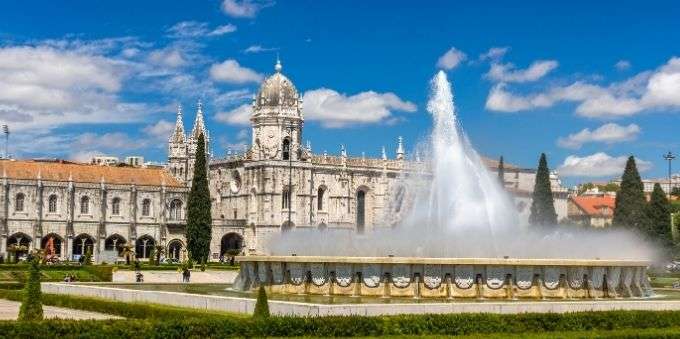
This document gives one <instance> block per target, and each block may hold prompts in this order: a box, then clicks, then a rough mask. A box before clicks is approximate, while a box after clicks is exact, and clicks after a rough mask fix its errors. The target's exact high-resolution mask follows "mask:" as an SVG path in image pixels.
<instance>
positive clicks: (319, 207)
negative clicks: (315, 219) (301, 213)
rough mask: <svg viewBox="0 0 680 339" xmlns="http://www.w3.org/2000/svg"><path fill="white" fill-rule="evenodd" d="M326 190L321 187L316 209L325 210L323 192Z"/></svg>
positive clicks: (317, 195) (317, 196)
mask: <svg viewBox="0 0 680 339" xmlns="http://www.w3.org/2000/svg"><path fill="white" fill-rule="evenodd" d="M324 193H326V190H325V189H324V188H323V187H319V191H318V192H317V194H316V199H317V201H316V209H317V211H323V194H324Z"/></svg>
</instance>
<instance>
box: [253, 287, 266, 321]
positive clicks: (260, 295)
mask: <svg viewBox="0 0 680 339" xmlns="http://www.w3.org/2000/svg"><path fill="white" fill-rule="evenodd" d="M253 317H255V318H269V301H267V292H266V291H265V290H264V286H262V285H260V289H259V290H258V291H257V302H256V303H255V312H253Z"/></svg>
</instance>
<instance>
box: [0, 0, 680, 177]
mask: <svg viewBox="0 0 680 339" xmlns="http://www.w3.org/2000/svg"><path fill="white" fill-rule="evenodd" d="M66 4H68V5H67V6H66V5H64V3H59V2H54V1H38V2H31V3H30V4H29V3H26V2H22V1H9V2H3V4H2V5H0V6H1V8H2V10H1V11H0V41H1V43H0V121H1V122H2V123H6V124H8V125H9V126H10V128H11V130H12V135H11V140H12V142H11V146H10V148H11V152H12V153H14V154H15V155H17V156H18V157H38V156H50V157H59V158H67V159H86V158H87V157H88V156H91V155H93V154H111V155H118V156H124V155H130V154H141V155H144V156H145V157H146V158H147V159H148V160H154V161H164V159H165V157H166V140H167V136H168V134H169V131H170V129H171V128H172V125H173V124H174V120H175V106H176V105H177V104H178V103H181V104H182V105H183V107H184V112H185V119H184V122H185V126H186V127H187V128H190V127H191V124H192V121H193V117H194V112H195V104H196V102H197V100H198V99H202V101H203V103H204V107H205V113H206V118H207V122H208V128H209V130H210V132H211V136H212V138H213V151H214V153H215V154H216V155H217V156H223V155H224V153H225V151H226V149H227V148H228V147H238V146H237V145H239V144H243V143H247V142H248V141H249V140H250V139H249V128H248V126H247V124H244V123H245V122H246V121H245V120H244V117H247V115H244V114H247V110H246V108H247V105H246V106H244V104H247V103H249V101H250V98H251V97H252V95H253V94H254V93H256V91H257V88H258V86H259V81H260V80H261V79H262V77H263V76H266V75H268V74H270V73H272V72H273V64H274V61H275V59H276V54H277V53H278V54H279V55H280V56H281V59H282V62H283V65H284V69H283V71H284V74H286V75H287V76H289V77H290V78H291V79H292V80H293V82H294V83H295V85H296V86H297V88H298V90H299V91H300V93H301V95H304V99H305V115H306V123H305V130H304V138H305V139H309V140H311V142H312V148H313V149H314V151H315V152H322V151H323V150H327V151H328V152H329V153H338V152H339V148H340V146H339V145H340V144H341V143H343V144H346V145H347V148H348V150H349V152H350V154H354V155H360V154H361V153H362V152H365V153H366V155H372V156H378V155H379V153H380V148H381V146H383V145H385V146H386V147H387V149H388V152H389V153H390V154H391V155H392V156H394V150H395V149H396V140H397V137H398V136H400V135H402V136H404V139H405V142H406V145H407V147H409V146H413V144H414V143H415V142H417V141H418V140H420V139H422V138H423V136H425V135H426V134H427V131H428V129H429V128H430V123H431V120H430V117H429V115H428V113H427V112H426V110H425V106H426V101H427V95H428V81H429V79H430V78H431V77H432V76H433V74H434V73H435V72H436V71H437V70H439V69H444V70H445V71H446V72H447V73H448V76H449V79H450V80H451V81H452V82H453V86H454V91H455V98H456V105H457V108H458V111H459V115H460V119H461V122H462V124H463V126H464V128H465V130H466V131H467V133H468V135H469V136H470V139H471V140H472V142H473V144H474V145H475V147H476V148H477V149H478V150H479V151H480V153H482V154H484V155H486V156H489V157H492V158H497V157H498V156H500V155H503V156H505V158H506V161H508V162H511V163H515V164H518V165H520V166H523V167H534V166H535V164H536V162H537V158H538V154H539V153H540V152H546V153H547V154H548V157H549V162H550V165H551V167H552V168H555V169H558V170H559V171H560V174H561V175H562V176H563V178H564V179H565V181H566V182H567V183H569V184H572V183H576V182H579V181H590V180H597V181H601V180H606V179H608V178H611V177H615V176H617V175H619V173H620V171H621V169H622V166H623V165H622V163H623V161H624V159H625V157H626V156H627V155H630V154H633V155H635V156H636V157H638V158H639V159H640V160H641V161H640V165H641V166H640V167H641V168H642V169H643V170H645V171H644V172H643V176H646V177H659V176H664V175H665V171H666V165H665V163H664V161H663V160H662V158H661V155H662V154H663V153H665V152H667V151H669V150H671V151H674V152H676V153H680V140H679V139H678V137H677V135H678V130H679V127H680V124H679V122H680V116H679V115H678V114H679V113H680V20H678V18H680V7H679V6H680V5H677V3H675V2H672V1H665V2H655V1H645V2H637V3H634V2H627V1H626V2H620V3H616V4H615V5H614V4H611V3H608V2H592V1H591V2H586V1H571V2H568V3H563V4H559V5H556V4H547V3H545V2H543V1H536V2H533V1H523V2H519V3H517V2H515V3H511V2H501V1H499V2H484V3H482V2H479V3H476V4H470V3H469V2H468V3H459V4H455V3H452V2H444V1H433V2H414V1H394V2H390V3H389V6H388V5H386V3H384V2H377V1H374V2H370V1H342V2H340V1H276V2H274V1H236V0H226V1H218V0H214V1H141V2H139V1H135V2H133V1H110V2H94V1H69V2H67V3H66ZM677 166H680V163H678V164H676V167H677Z"/></svg>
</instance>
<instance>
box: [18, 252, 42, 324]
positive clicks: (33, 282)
mask: <svg viewBox="0 0 680 339" xmlns="http://www.w3.org/2000/svg"><path fill="white" fill-rule="evenodd" d="M39 265H40V264H39V259H38V258H37V257H35V258H33V259H31V266H30V267H31V268H30V270H29V276H28V281H27V282H26V287H25V289H24V300H23V302H22V303H21V309H19V320H42V318H43V309H42V302H41V300H40V299H41V298H40V297H41V292H40V266H39Z"/></svg>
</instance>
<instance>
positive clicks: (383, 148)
mask: <svg viewBox="0 0 680 339" xmlns="http://www.w3.org/2000/svg"><path fill="white" fill-rule="evenodd" d="M382 159H383V160H387V152H385V146H383V147H382Z"/></svg>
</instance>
